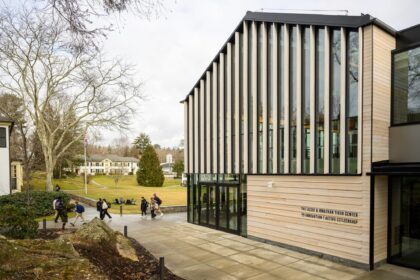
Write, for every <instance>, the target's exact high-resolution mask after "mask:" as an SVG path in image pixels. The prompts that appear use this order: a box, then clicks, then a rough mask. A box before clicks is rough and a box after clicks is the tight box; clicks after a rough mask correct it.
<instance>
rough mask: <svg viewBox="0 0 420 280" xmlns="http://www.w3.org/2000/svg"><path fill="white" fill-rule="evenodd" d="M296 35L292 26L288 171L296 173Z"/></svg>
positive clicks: (294, 27) (295, 30)
mask: <svg viewBox="0 0 420 280" xmlns="http://www.w3.org/2000/svg"><path fill="white" fill-rule="evenodd" d="M296 37H297V27H296V26H293V27H292V29H291V32H290V52H289V54H290V55H289V59H290V63H289V65H290V71H289V72H290V75H289V78H290V82H289V91H290V92H289V94H290V98H289V100H290V101H289V106H290V110H289V112H290V135H289V137H290V140H289V142H290V152H289V154H290V173H296V144H297V143H296V114H297V102H296V97H297V91H296V82H297V81H296V76H297V73H296V72H297V69H296V52H297V48H296Z"/></svg>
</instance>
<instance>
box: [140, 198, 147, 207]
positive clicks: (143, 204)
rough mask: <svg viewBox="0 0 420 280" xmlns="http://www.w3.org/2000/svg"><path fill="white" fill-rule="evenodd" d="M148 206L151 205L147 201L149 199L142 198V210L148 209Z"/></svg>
mask: <svg viewBox="0 0 420 280" xmlns="http://www.w3.org/2000/svg"><path fill="white" fill-rule="evenodd" d="M147 207H149V203H148V202H147V200H146V199H142V200H141V204H140V208H141V210H146V209H147Z"/></svg>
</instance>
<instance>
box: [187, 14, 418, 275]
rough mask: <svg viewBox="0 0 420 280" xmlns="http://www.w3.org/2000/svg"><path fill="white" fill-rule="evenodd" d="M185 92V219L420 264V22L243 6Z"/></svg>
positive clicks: (342, 256)
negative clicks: (404, 24)
mask: <svg viewBox="0 0 420 280" xmlns="http://www.w3.org/2000/svg"><path fill="white" fill-rule="evenodd" d="M182 102H183V104H184V115H185V159H184V161H185V169H186V170H185V172H186V173H187V174H188V221H189V222H191V223H195V224H199V225H204V226H208V227H212V228H215V229H219V230H224V231H229V232H233V233H237V234H241V235H244V236H247V237H249V238H253V239H257V240H262V241H265V242H270V243H273V244H277V245H280V246H284V247H288V248H292V249H296V250H299V251H304V252H306V253H311V254H315V255H320V256H323V257H326V258H331V259H333V260H336V261H341V262H345V263H348V264H350V265H353V266H358V267H363V268H366V269H373V268H374V266H375V265H378V264H381V263H384V262H390V263H395V264H399V265H403V266H409V267H413V268H417V269H420V145H419V143H420V25H417V26H413V27H411V28H408V29H405V30H401V31H396V30H394V29H393V28H392V27H390V26H388V25H386V24H385V23H383V22H381V21H380V20H379V19H377V18H374V17H372V16H370V15H360V16H336V15H315V14H284V13H260V12H248V13H247V14H246V15H245V17H244V18H243V20H242V21H241V22H240V23H239V25H238V26H237V28H236V29H235V30H234V31H233V33H232V34H231V35H230V37H229V38H228V40H227V41H226V43H225V44H224V45H223V46H222V48H221V49H220V51H219V53H218V54H217V55H216V56H215V58H214V59H213V61H211V63H210V65H209V66H208V67H207V69H205V71H204V73H203V74H202V75H201V77H200V78H199V79H198V81H197V83H196V84H195V85H194V87H193V88H192V90H191V92H190V93H189V94H188V96H187V97H186V98H185V100H183V101H182Z"/></svg>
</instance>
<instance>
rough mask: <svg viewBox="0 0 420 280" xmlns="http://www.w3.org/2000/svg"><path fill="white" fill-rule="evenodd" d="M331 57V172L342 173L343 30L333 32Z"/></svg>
mask: <svg viewBox="0 0 420 280" xmlns="http://www.w3.org/2000/svg"><path fill="white" fill-rule="evenodd" d="M330 52H331V57H330V63H331V66H330V78H331V81H330V82H331V85H330V114H331V115H330V173H340V65H341V58H340V55H341V32H340V30H339V29H334V30H333V31H332V34H331V50H330Z"/></svg>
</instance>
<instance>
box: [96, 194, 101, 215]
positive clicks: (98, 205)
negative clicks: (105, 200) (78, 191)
mask: <svg viewBox="0 0 420 280" xmlns="http://www.w3.org/2000/svg"><path fill="white" fill-rule="evenodd" d="M96 211H98V212H99V218H101V219H102V198H99V200H98V201H97V202H96Z"/></svg>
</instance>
